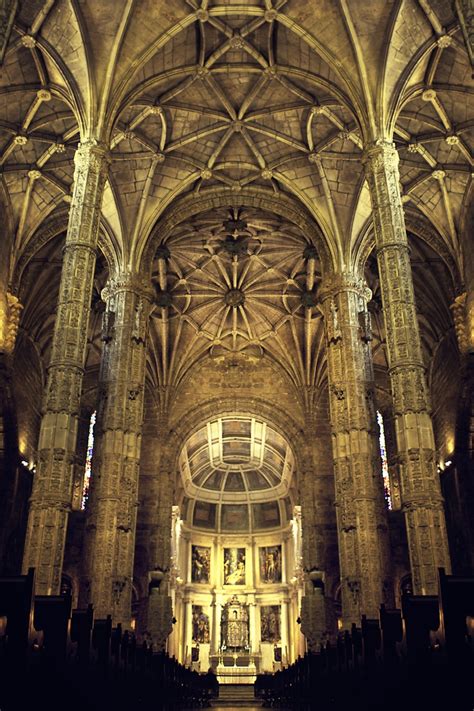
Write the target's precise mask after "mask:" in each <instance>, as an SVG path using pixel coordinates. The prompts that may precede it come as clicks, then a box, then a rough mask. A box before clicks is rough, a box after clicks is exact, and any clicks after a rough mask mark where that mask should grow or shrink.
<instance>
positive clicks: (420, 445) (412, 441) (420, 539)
mask: <svg viewBox="0 0 474 711" xmlns="http://www.w3.org/2000/svg"><path fill="white" fill-rule="evenodd" d="M365 168H366V175H367V180H368V184H369V189H370V196H371V201H372V213H373V220H374V231H375V240H376V249H377V261H378V266H379V273H380V287H381V291H382V303H383V310H384V320H385V333H386V339H387V352H388V362H389V373H390V381H391V389H392V397H393V409H394V416H395V429H396V438H397V445H398V453H399V458H400V479H401V498H402V508H403V511H404V513H405V519H406V525H407V535H408V546H409V553H410V563H411V572H412V578H413V588H414V592H415V594H418V595H434V594H436V593H437V590H438V584H437V579H438V567H444V568H445V569H446V572H449V571H450V560H449V551H448V540H447V534H446V523H445V516H444V508H443V499H442V496H441V488H440V482H439V476H438V473H437V462H436V450H435V442H434V435H433V425H432V422H431V416H430V401H429V394H428V388H427V384H426V378H425V367H424V365H423V358H422V353H421V341H420V332H419V326H418V318H417V313H416V305H415V297H414V293H413V279H412V273H411V265H410V255H409V251H408V241H407V234H406V229H405V219H404V215H403V206H402V200H401V196H400V184H399V181H400V178H399V172H398V153H397V151H396V149H395V146H394V145H393V144H392V143H388V142H384V141H377V142H376V143H375V144H373V145H372V146H370V147H369V148H368V149H367V150H366V154H365Z"/></svg>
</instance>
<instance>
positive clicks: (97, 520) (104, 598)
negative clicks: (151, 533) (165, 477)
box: [83, 274, 150, 625]
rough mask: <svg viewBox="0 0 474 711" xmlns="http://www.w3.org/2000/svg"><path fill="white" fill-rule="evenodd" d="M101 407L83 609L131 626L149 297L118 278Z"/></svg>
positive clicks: (107, 330) (112, 287)
mask: <svg viewBox="0 0 474 711" xmlns="http://www.w3.org/2000/svg"><path fill="white" fill-rule="evenodd" d="M102 295H103V298H104V300H105V301H106V303H107V306H106V311H105V314H104V328H103V335H102V338H103V341H104V349H103V353H102V361H101V369H100V377H99V402H98V409H97V422H96V428H95V429H96V432H95V435H96V441H95V446H94V455H93V466H92V471H93V474H92V477H91V488H90V496H89V504H88V507H87V522H86V530H85V556H84V563H85V580H84V581H83V586H84V588H85V593H84V594H85V600H84V601H85V602H88V601H89V602H92V603H93V605H94V610H95V615H96V617H104V616H105V615H107V614H112V616H113V621H114V623H119V622H120V623H122V624H124V625H128V624H130V616H131V594H132V576H133V560H134V550H135V531H136V519H137V505H138V472H139V460H140V447H141V427H142V421H143V392H144V382H145V366H146V348H145V341H146V333H147V323H148V314H149V303H150V301H149V299H150V294H149V293H148V291H147V290H146V289H145V288H144V286H143V284H142V283H141V282H140V281H139V279H138V278H137V277H136V276H133V275H130V274H122V275H119V276H118V277H116V278H115V279H112V280H111V281H110V283H109V284H108V286H107V287H106V288H105V289H104V291H103V294H102Z"/></svg>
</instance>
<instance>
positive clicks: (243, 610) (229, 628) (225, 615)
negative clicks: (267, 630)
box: [221, 595, 249, 649]
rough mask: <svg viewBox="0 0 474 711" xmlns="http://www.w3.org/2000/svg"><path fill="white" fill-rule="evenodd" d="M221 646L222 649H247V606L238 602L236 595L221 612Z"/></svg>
mask: <svg viewBox="0 0 474 711" xmlns="http://www.w3.org/2000/svg"><path fill="white" fill-rule="evenodd" d="M221 645H222V648H223V649H230V648H232V649H248V647H249V611H248V605H244V603H242V602H240V601H239V599H238V597H237V595H234V596H233V597H232V598H231V599H230V600H229V602H227V603H226V604H225V605H224V608H223V610H222V616H221Z"/></svg>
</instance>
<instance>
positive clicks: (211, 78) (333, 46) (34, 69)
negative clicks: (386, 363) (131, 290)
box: [0, 0, 474, 387]
mask: <svg viewBox="0 0 474 711" xmlns="http://www.w3.org/2000/svg"><path fill="white" fill-rule="evenodd" d="M473 89H474V82H473V79H472V68H471V66H470V63H469V59H468V55H467V52H466V49H465V46H464V41H463V36H462V33H461V30H460V27H459V24H458V22H457V19H456V17H455V16H454V14H453V10H452V3H451V2H450V1H449V0H405V1H402V0H368V1H367V2H363V3H362V2H359V1H358V0H357V1H356V0H318V2H316V1H314V2H309V1H308V0H286V1H285V0H241V2H239V3H234V2H231V1H230V0H202V1H200V2H197V1H195V0H173V2H171V3H170V2H165V1H164V0H121V1H120V2H117V1H116V0H100V2H98V1H97V0H96V1H93V0H81V1H79V0H30V1H29V2H23V3H21V8H20V11H19V13H18V16H17V17H16V20H15V24H14V29H13V32H12V35H11V38H10V42H9V46H8V48H7V52H6V56H5V59H4V63H3V67H2V69H1V72H0V92H1V94H2V99H3V100H2V101H0V166H1V171H2V172H1V175H0V186H1V187H0V193H1V204H2V214H3V218H2V219H3V224H4V226H5V228H4V229H5V240H4V251H3V255H2V260H1V264H4V265H5V264H7V267H5V266H4V269H3V271H4V275H5V271H8V277H5V278H7V279H8V280H9V281H10V284H11V288H13V289H15V290H19V291H20V293H21V294H22V299H23V301H24V302H25V306H26V308H25V311H24V321H23V324H22V325H23V327H24V328H25V329H26V330H28V332H29V333H30V334H31V336H32V338H34V339H35V338H37V337H38V338H39V339H40V340H41V343H42V345H41V350H42V353H44V354H46V353H47V349H48V343H47V341H48V337H49V338H50V334H51V328H50V325H51V321H52V314H53V312H54V308H53V306H52V303H51V300H52V298H53V294H54V293H55V289H56V288H57V287H55V286H54V284H56V285H57V283H58V278H59V262H60V248H61V244H62V240H63V238H64V231H65V229H66V224H67V213H68V205H69V202H70V199H71V198H70V196H71V186H72V180H73V156H74V151H75V148H76V146H77V143H78V141H79V139H86V138H90V137H92V138H95V139H97V140H100V141H104V142H105V143H107V144H109V145H110V151H111V165H110V173H109V179H108V182H107V187H106V192H105V197H104V203H103V210H102V232H101V243H102V245H103V251H104V252H105V253H106V254H107V255H112V256H111V257H110V256H109V257H108V258H109V261H110V260H111V263H110V264H109V265H108V268H109V269H113V268H114V267H116V266H117V265H118V266H120V267H121V268H126V267H129V266H136V265H138V264H139V263H140V261H142V262H145V266H146V267H147V268H148V267H150V264H151V263H152V266H151V268H152V273H153V280H154V283H155V286H156V290H157V302H156V307H155V311H154V313H153V316H152V327H151V329H152V344H151V350H150V367H149V371H150V377H151V378H152V379H154V381H155V382H156V383H157V384H160V385H164V386H167V385H169V384H175V385H176V384H178V383H179V382H180V380H181V379H182V378H183V376H184V374H185V372H186V369H188V368H189V367H190V366H191V365H192V364H193V363H195V362H196V361H197V360H199V358H201V357H202V356H203V355H205V354H207V353H211V354H214V355H215V354H218V353H219V352H236V351H242V350H245V349H247V351H248V352H251V353H252V354H253V355H255V356H257V355H258V354H262V353H267V354H268V353H269V354H271V357H272V358H274V359H275V360H276V361H277V362H278V363H279V364H280V365H281V366H282V368H283V369H284V371H285V373H286V374H287V375H288V377H289V379H290V380H291V381H292V382H293V383H294V384H295V385H296V386H297V387H300V386H310V387H314V386H317V385H318V383H319V382H321V379H322V378H323V377H324V367H323V361H324V357H323V356H324V354H323V351H324V346H323V342H322V335H321V334H322V327H321V323H320V320H321V319H320V316H319V312H318V310H317V308H316V304H315V303H313V302H312V301H311V299H312V296H311V294H312V293H313V294H314V293H316V292H317V286H318V283H319V280H320V277H321V269H322V264H323V263H325V264H326V265H327V266H329V265H332V267H333V268H336V269H342V268H348V267H350V265H351V264H354V263H355V262H356V261H357V260H358V259H360V258H361V255H368V254H369V253H370V245H371V240H372V237H371V219H370V200H369V195H368V190H367V186H366V183H365V180H364V172H363V164H362V157H363V147H364V144H366V143H368V142H370V141H372V140H374V139H375V138H379V137H385V138H389V139H390V138H393V140H395V142H396V144H397V147H398V149H399V155H400V174H401V182H402V196H403V201H404V203H405V206H406V208H407V222H408V226H409V228H410V230H412V231H413V233H414V234H417V235H418V237H417V239H418V242H417V245H418V246H416V248H415V254H414V258H415V261H416V260H417V263H416V268H415V272H418V274H415V277H416V279H417V280H418V282H419V285H420V288H418V299H419V302H420V303H421V302H423V303H425V304H426V308H425V311H426V312H427V313H428V312H429V313H431V315H432V316H433V319H431V316H430V317H429V318H430V319H431V320H430V324H429V326H428V321H427V322H426V329H425V331H424V332H425V334H426V335H425V336H424V339H425V342H426V343H428V342H430V343H431V344H432V346H433V343H434V342H435V340H436V338H438V337H439V333H440V332H441V331H442V330H443V329H441V326H440V327H439V328H438V326H439V323H440V321H443V318H444V322H443V324H444V325H443V328H444V331H443V333H445V332H446V329H449V328H450V324H451V322H450V320H449V311H448V306H449V301H450V299H452V296H453V292H454V289H455V288H461V281H462V277H460V275H462V273H463V260H464V256H465V253H466V250H467V244H468V226H467V225H468V219H469V209H470V204H471V195H472V165H473V160H472V148H473V142H474V114H473ZM216 196H217V197H219V196H220V198H219V202H218V207H216V208H213V209H212V210H211V208H210V206H211V204H214V203H212V201H213V200H214V198H215V197H216ZM197 203H199V204H200V205H202V208H201V209H200V212H199V211H196V213H192V210H189V209H188V207H189V205H190V204H197ZM216 204H217V203H216ZM272 205H273V206H274V207H272ZM170 215H171V217H170ZM238 219H241V220H242V221H243V222H244V223H245V227H242V229H240V230H239V229H237V230H232V229H230V228H227V227H226V225H225V223H226V222H228V221H229V220H234V221H235V220H238ZM165 223H166V229H164V227H162V226H163V225H165ZM310 224H313V229H312V231H311V230H309V229H308V228H307V225H310ZM157 225H158V227H157ZM234 233H235V234H234ZM315 235H317V239H316V237H315ZM420 237H421V238H422V239H425V240H427V241H428V242H429V243H430V247H429V248H428V247H426V248H424V247H422V246H421V243H419V238H420ZM237 243H239V245H240V246H239V245H238V244H237ZM150 244H153V249H152V250H151V252H150ZM311 246H316V247H317V254H316V256H315V257H314V259H309V254H310V252H309V251H308V249H309V248H311ZM160 249H161V250H162V251H161V252H160ZM147 250H148V251H147ZM157 250H158V251H157ZM5 255H7V257H5ZM440 259H441V262H440V267H439V269H441V270H445V271H444V272H443V279H444V284H445V288H444V287H443V288H444V292H443V288H441V290H440V289H439V288H438V287H437V284H436V283H431V285H430V282H429V281H427V280H426V279H425V276H424V274H425V273H426V272H430V271H431V272H432V267H433V264H435V263H436V264H438V263H439V260H440ZM41 260H45V262H44V263H42V262H41ZM433 260H434V261H433ZM436 260H438V261H436ZM46 262H47V263H48V267H47V269H46V266H45V264H46ZM41 264H43V266H44V268H42V267H41ZM35 265H36V266H35ZM423 265H424V266H423ZM369 267H370V265H369ZM104 269H105V266H104ZM35 270H36V272H35ZM46 272H47V274H46ZM35 273H37V274H39V275H40V277H41V278H38V279H37V280H36V279H35V278H34V274H35ZM105 273H106V272H105V271H103V272H102V273H101V272H100V270H98V275H97V283H96V288H97V291H100V287H101V286H102V285H103V282H104V279H105V276H104V274H105ZM370 273H371V272H370V268H369V270H368V272H367V274H368V278H369V281H370V280H372V282H373V284H372V288H373V289H374V292H375V293H376V292H377V275H376V273H375V272H374V270H372V276H370ZM432 273H433V272H432ZM28 280H29V281H28ZM435 281H436V280H435ZM453 284H457V287H454V286H453ZM28 285H30V286H28ZM422 287H423V289H424V292H423V289H422ZM305 294H306V296H305ZM305 299H306V301H305ZM437 303H441V304H442V306H441V307H439V306H436V304H437ZM41 304H42V305H43V307H42V306H41ZM430 304H431V305H430ZM433 304H434V305H433ZM420 311H423V308H421V307H420ZM375 312H376V308H374V314H375ZM440 314H444V316H442V317H441V316H440ZM375 320H376V321H377V318H375ZM422 320H423V319H422ZM96 322H97V323H96ZM48 324H49V326H48ZM94 324H95V325H94ZM433 324H435V325H433ZM422 326H423V327H424V325H423V323H422ZM97 328H98V319H95V320H94V319H93V323H92V326H91V336H90V341H91V344H92V351H93V352H96V356H92V357H91V364H92V363H96V362H97V358H98V356H99V352H100V343H98V337H97V333H98V331H97ZM430 329H431V331H430ZM375 330H376V332H377V333H378V334H379V335H378V336H376V339H375V342H376V343H379V344H381V345H380V349H381V351H380V352H381V353H382V352H383V329H382V327H381V326H380V327H378V326H377V327H376V329H375ZM40 332H41V334H40ZM435 332H436V334H435ZM35 334H36V335H35ZM48 334H49V336H48ZM434 334H435V335H434ZM94 343H95V346H94ZM432 346H430V347H429V348H428V346H427V351H426V352H428V351H429V352H430V353H432V352H433V347H432ZM94 348H95V351H94ZM377 348H378V346H377V347H376V350H377ZM248 349H250V350H248ZM380 349H379V350H380ZM377 357H378V358H379V360H380V365H382V361H383V356H382V355H379V356H377Z"/></svg>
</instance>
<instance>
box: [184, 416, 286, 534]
mask: <svg viewBox="0 0 474 711" xmlns="http://www.w3.org/2000/svg"><path fill="white" fill-rule="evenodd" d="M179 465H180V473H181V478H182V482H183V488H184V492H185V498H184V501H183V518H185V519H186V520H187V522H188V523H189V524H190V525H192V526H196V527H197V528H202V529H208V530H220V531H228V532H232V531H244V530H245V531H255V530H267V529H272V528H279V527H280V526H282V525H285V524H286V522H287V521H288V520H289V518H291V510H292V501H291V495H290V487H291V482H292V477H293V473H294V455H293V452H292V450H291V447H290V445H289V443H288V442H287V441H286V439H285V438H284V437H282V435H280V434H279V433H278V432H276V430H274V429H273V428H272V427H270V426H269V425H268V424H267V423H265V422H262V421H260V420H258V419H256V418H251V417H245V416H242V417H228V418H227V417H223V418H218V419H216V420H213V421H211V422H208V423H207V424H206V425H205V426H204V427H201V428H200V429H199V430H198V431H197V432H195V433H194V434H193V435H192V436H191V437H190V438H189V439H188V441H187V442H186V444H185V445H184V447H183V449H182V451H181V455H180V459H179Z"/></svg>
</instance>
